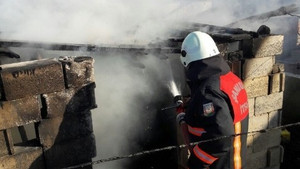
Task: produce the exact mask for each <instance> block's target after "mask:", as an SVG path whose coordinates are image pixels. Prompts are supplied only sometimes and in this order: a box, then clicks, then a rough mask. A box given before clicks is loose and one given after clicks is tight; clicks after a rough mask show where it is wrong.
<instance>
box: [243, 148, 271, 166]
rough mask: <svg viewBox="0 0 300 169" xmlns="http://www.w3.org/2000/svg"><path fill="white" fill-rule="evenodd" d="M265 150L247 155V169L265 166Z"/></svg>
mask: <svg viewBox="0 0 300 169" xmlns="http://www.w3.org/2000/svg"><path fill="white" fill-rule="evenodd" d="M266 159H267V151H266V150H264V151H261V152H256V153H252V154H250V155H249V154H248V155H247V169H262V168H265V167H266V166H267V160H266Z"/></svg>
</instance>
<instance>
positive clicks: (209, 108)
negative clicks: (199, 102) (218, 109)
mask: <svg viewBox="0 0 300 169" xmlns="http://www.w3.org/2000/svg"><path fill="white" fill-rule="evenodd" d="M214 114H215V107H214V104H213V103H212V102H209V103H205V104H203V115H204V116H205V117H210V116H213V115H214Z"/></svg>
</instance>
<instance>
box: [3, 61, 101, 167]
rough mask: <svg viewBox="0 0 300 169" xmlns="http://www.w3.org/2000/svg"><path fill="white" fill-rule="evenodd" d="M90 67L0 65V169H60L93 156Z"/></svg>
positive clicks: (48, 63)
mask: <svg viewBox="0 0 300 169" xmlns="http://www.w3.org/2000/svg"><path fill="white" fill-rule="evenodd" d="M93 64H94V60H93V58H91V57H62V58H59V59H42V60H34V61H27V62H20V63H13V64H6V65H1V71H0V76H1V78H0V79H1V83H0V94H1V101H0V103H1V107H0V169H2V168H3V169H10V168H12V169H26V168H31V169H32V168H37V169H43V168H47V169H50V168H51V169H52V168H62V167H68V166H72V165H76V164H80V163H85V162H90V161H91V159H92V157H95V156H96V148H95V147H96V144H95V138H94V134H93V126H92V118H91V111H90V110H91V109H93V108H95V107H96V102H95V96H94V89H95V79H94V69H93ZM30 135H33V136H30ZM16 136H19V137H20V138H19V139H17V138H18V137H16ZM86 168H92V166H89V167H86Z"/></svg>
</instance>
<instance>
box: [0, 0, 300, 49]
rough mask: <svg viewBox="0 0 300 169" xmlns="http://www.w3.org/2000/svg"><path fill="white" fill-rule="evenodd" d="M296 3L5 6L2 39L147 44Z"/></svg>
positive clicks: (1, 7) (204, 0)
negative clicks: (189, 27)
mask: <svg viewBox="0 0 300 169" xmlns="http://www.w3.org/2000/svg"><path fill="white" fill-rule="evenodd" d="M292 2H297V1H295V0H288V1H286V0H285V1H283V0H272V1H260V0H253V1H238V0H224V1H218V0H189V1H186V0H159V1H158V0H152V1H140V0H127V1H121V0H102V1H99V0H85V1H81V0H65V1H61V0H45V1H39V0H10V1H1V2H0V11H1V14H0V22H1V25H0V32H1V34H0V36H1V38H2V39H13V40H29V41H46V42H63V43H92V44H101V43H104V44H109V43H115V44H122V43H130V44H133V43H139V44H141V43H147V42H149V41H152V40H155V39H157V38H164V37H167V36H168V35H169V33H170V30H172V29H174V28H177V27H180V26H185V25H184V24H183V23H186V22H200V23H209V24H214V25H219V26H222V25H226V24H229V23H231V22H234V21H236V20H238V19H241V18H245V17H247V16H251V15H254V14H259V13H262V12H265V11H269V10H273V9H277V8H279V7H280V6H282V5H287V4H290V3H292ZM298 3H299V2H298Z"/></svg>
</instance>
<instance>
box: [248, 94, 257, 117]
mask: <svg viewBox="0 0 300 169" xmlns="http://www.w3.org/2000/svg"><path fill="white" fill-rule="evenodd" d="M254 102H255V101H254V98H248V105H249V117H250V118H251V117H252V116H254Z"/></svg>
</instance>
